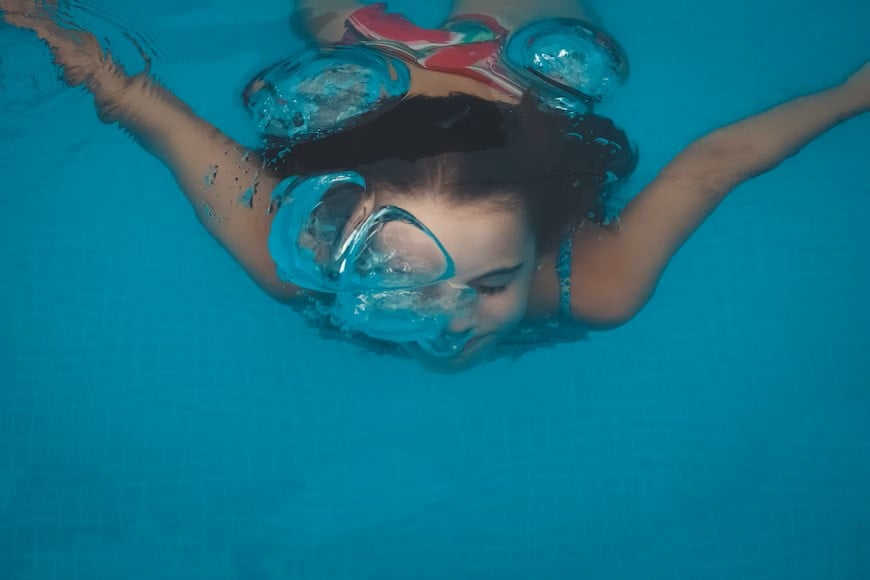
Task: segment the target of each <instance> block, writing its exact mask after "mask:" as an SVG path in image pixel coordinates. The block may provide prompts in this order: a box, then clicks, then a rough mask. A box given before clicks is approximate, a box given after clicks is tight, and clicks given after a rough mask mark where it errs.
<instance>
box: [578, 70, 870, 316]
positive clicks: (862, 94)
mask: <svg viewBox="0 0 870 580" xmlns="http://www.w3.org/2000/svg"><path fill="white" fill-rule="evenodd" d="M868 110H870V63H868V64H865V65H864V66H863V67H862V68H861V69H859V70H858V71H857V72H856V73H855V74H853V75H852V76H851V77H849V79H848V80H847V81H846V82H844V83H843V84H841V85H838V86H836V87H833V88H830V89H827V90H824V91H821V92H818V93H815V94H811V95H807V96H804V97H799V98H797V99H794V100H791V101H788V102H786V103H784V104H781V105H779V106H777V107H774V108H773V109H770V110H768V111H765V112H764V113H761V114H758V115H755V116H753V117H749V118H747V119H744V120H742V121H739V122H737V123H734V124H733V125H729V126H727V127H724V128H722V129H718V130H716V131H714V132H713V133H710V134H709V135H707V136H705V137H702V138H701V139H699V140H697V141H695V142H694V143H692V144H691V145H689V146H688V147H687V148H686V149H685V150H683V151H682V152H681V153H680V154H679V155H677V157H676V158H675V159H674V160H673V161H671V162H670V163H669V164H668V165H667V166H666V167H665V168H664V169H663V170H662V171H661V173H659V175H658V176H657V177H656V179H655V180H653V181H652V182H651V183H650V184H649V185H647V186H646V187H645V188H644V189H643V190H642V191H641V192H640V193H639V194H638V195H637V196H636V197H635V198H634V199H632V201H631V202H630V203H629V204H628V205H627V206H626V207H625V209H624V210H623V212H622V214H621V216H620V219H619V220H618V222H617V223H616V224H612V225H611V226H605V227H601V228H595V227H585V228H581V229H580V230H579V231H578V233H577V234H576V236H577V237H576V238H575V242H576V243H575V253H574V262H573V273H572V289H573V291H572V311H573V314H574V316H575V317H576V318H578V319H580V320H583V321H584V322H587V323H590V324H593V325H596V326H598V327H602V328H608V327H614V326H618V325H620V324H622V323H624V322H626V321H628V320H629V319H631V318H632V317H633V316H634V315H635V314H636V313H637V312H638V311H639V310H640V309H641V308H642V307H643V306H644V305H645V304H646V303H647V302H648V300H649V299H650V297H651V296H652V294H653V291H654V290H655V286H656V284H657V283H658V280H659V277H660V276H661V274H662V272H663V271H664V269H665V267H666V266H667V264H668V262H669V261H670V259H671V257H672V256H673V255H674V254H675V253H676V252H677V250H678V249H679V248H680V246H681V245H682V244H683V243H684V242H685V241H686V240H687V239H688V238H689V236H690V235H691V234H692V233H693V232H694V231H695V230H696V229H697V228H698V227H699V226H700V225H701V223H702V222H703V221H704V219H706V218H707V216H709V215H710V214H711V213H712V212H713V210H714V209H715V208H716V206H717V205H718V204H719V203H720V202H721V201H722V200H723V199H724V198H725V196H726V195H727V194H728V193H729V192H730V191H731V190H733V189H734V188H735V187H737V186H738V185H740V184H741V183H743V182H744V181H746V180H748V179H751V178H752V177H755V176H757V175H760V174H762V173H765V172H767V171H769V170H771V169H773V168H774V167H776V166H777V165H779V164H780V163H781V162H782V161H784V160H785V159H787V158H789V157H791V156H792V155H794V154H796V153H797V152H798V151H800V149H801V148H802V147H803V146H804V145H806V144H807V143H809V142H810V141H812V140H813V139H815V138H816V137H818V136H819V135H821V134H822V133H824V132H825V131H827V130H828V129H830V128H832V127H834V126H836V125H838V124H839V123H842V122H843V121H846V120H848V119H850V118H852V117H854V116H857V115H859V114H861V113H864V112H866V111H868Z"/></svg>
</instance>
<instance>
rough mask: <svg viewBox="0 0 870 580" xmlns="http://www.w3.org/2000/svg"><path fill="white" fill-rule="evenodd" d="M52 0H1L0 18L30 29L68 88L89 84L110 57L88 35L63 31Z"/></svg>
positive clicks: (55, 5)
mask: <svg viewBox="0 0 870 580" xmlns="http://www.w3.org/2000/svg"><path fill="white" fill-rule="evenodd" d="M56 8H57V3H56V1H55V0H42V1H40V0H0V16H2V18H3V20H4V21H5V22H7V23H9V24H11V25H12V26H15V27H16V28H21V29H24V30H32V31H33V32H35V33H36V35H37V36H38V37H39V38H40V39H42V40H43V41H44V42H45V43H46V44H47V45H48V47H49V48H50V49H51V54H52V55H53V56H54V62H55V63H56V64H57V65H58V66H59V67H61V69H62V70H63V76H64V80H65V81H66V82H67V83H68V84H70V85H71V86H78V85H80V84H82V83H84V82H86V81H88V80H89V79H90V78H91V77H92V76H93V75H94V73H95V72H96V71H97V70H99V69H100V68H102V67H103V66H104V65H105V64H106V63H107V62H109V63H111V58H107V55H106V54H105V53H104V52H103V47H102V46H100V43H99V42H98V41H97V39H96V38H95V37H94V35H93V34H91V33H90V32H86V31H83V30H75V29H71V28H63V27H61V26H59V25H58V24H57V22H55V20H54V18H53V12H54V10H55V9H56Z"/></svg>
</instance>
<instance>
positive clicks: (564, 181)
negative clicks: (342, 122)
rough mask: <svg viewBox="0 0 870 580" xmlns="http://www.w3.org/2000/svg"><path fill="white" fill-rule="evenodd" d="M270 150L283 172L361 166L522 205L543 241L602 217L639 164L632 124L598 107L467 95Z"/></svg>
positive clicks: (457, 194) (466, 195)
mask: <svg viewBox="0 0 870 580" xmlns="http://www.w3.org/2000/svg"><path fill="white" fill-rule="evenodd" d="M266 153H267V155H268V158H270V159H272V160H273V162H272V168H273V170H274V171H275V172H276V173H278V174H279V175H283V176H287V175H302V174H311V173H322V172H331V171H339V170H356V171H358V172H360V173H361V174H362V175H363V176H364V177H365V178H366V181H367V183H368V185H369V187H370V188H372V189H376V188H378V187H385V188H389V189H391V190H400V191H407V192H408V195H421V194H423V193H422V192H427V193H426V194H427V195H435V196H438V197H439V198H440V197H441V196H443V197H444V198H445V199H446V200H447V201H448V202H451V201H453V202H456V203H459V204H461V203H479V202H490V203H494V204H496V205H497V206H500V207H516V206H518V205H519V206H520V207H522V208H523V209H524V210H525V211H526V212H527V215H528V216H529V219H530V223H531V227H532V230H533V232H534V234H535V237H536V239H537V242H538V245H539V250H540V249H548V248H553V247H555V245H556V244H558V242H559V240H561V239H562V237H563V236H564V235H565V234H566V233H567V231H568V230H569V229H570V228H571V227H573V226H575V225H577V224H578V223H579V222H580V220H581V218H586V219H590V220H592V221H596V222H599V223H603V222H604V221H605V220H606V219H607V215H606V214H605V207H604V204H605V201H606V198H607V196H608V195H609V194H610V193H612V191H613V190H614V189H615V188H616V187H617V186H618V185H619V184H620V183H621V182H622V181H624V180H625V179H626V178H627V177H628V176H629V175H630V174H631V172H632V171H634V168H635V167H636V165H637V150H636V149H635V148H634V147H633V146H632V145H631V144H630V143H629V140H628V137H627V136H626V134H625V132H624V131H622V130H621V129H619V128H618V127H616V125H614V123H613V122H612V121H611V120H610V119H607V118H605V117H601V116H598V115H594V114H586V115H583V116H579V117H576V118H574V119H569V118H568V117H567V116H565V115H561V114H558V113H554V112H549V111H543V110H541V109H540V107H539V106H538V104H537V103H536V102H535V101H534V100H533V99H532V98H531V97H530V98H527V99H525V100H524V101H523V102H522V103H520V104H519V105H507V104H503V103H492V102H489V101H485V100H481V99H478V98H476V97H471V96H467V95H454V96H451V97H442V98H429V97H415V98H411V99H408V100H406V101H403V102H402V103H400V104H399V105H398V106H396V107H395V108H393V109H391V110H390V111H388V112H386V113H385V114H383V115H381V116H379V117H377V118H375V119H373V120H371V121H369V122H367V123H365V124H363V125H361V126H358V127H354V128H351V129H347V130H345V131H342V132H340V133H337V134H334V135H330V136H326V137H322V138H319V139H316V140H313V141H310V142H306V143H297V144H295V145H293V146H291V147H288V144H287V143H280V142H270V143H268V144H267V150H266Z"/></svg>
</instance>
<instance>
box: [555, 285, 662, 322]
mask: <svg viewBox="0 0 870 580" xmlns="http://www.w3.org/2000/svg"><path fill="white" fill-rule="evenodd" d="M650 297H651V296H645V297H642V298H641V297H638V296H632V295H630V294H627V293H626V294H610V295H603V296H597V297H596V296H589V295H578V296H572V298H571V317H572V318H573V319H574V320H575V321H576V322H578V323H580V324H582V325H584V326H586V327H588V328H590V329H591V330H613V329H615V328H619V327H620V326H623V325H625V324H627V323H628V322H629V321H631V320H632V319H633V318H634V317H635V316H636V315H637V314H638V313H639V312H640V311H641V310H643V307H644V306H645V305H646V303H647V302H648V301H649V298H650Z"/></svg>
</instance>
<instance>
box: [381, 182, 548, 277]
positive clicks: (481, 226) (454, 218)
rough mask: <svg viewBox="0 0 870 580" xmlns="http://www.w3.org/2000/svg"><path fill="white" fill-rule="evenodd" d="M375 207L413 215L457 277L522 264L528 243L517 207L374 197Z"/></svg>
mask: <svg viewBox="0 0 870 580" xmlns="http://www.w3.org/2000/svg"><path fill="white" fill-rule="evenodd" d="M377 203H378V205H394V206H396V207H400V208H402V209H404V210H405V211H407V212H410V213H411V214H413V215H414V216H415V217H416V218H417V219H418V220H420V222H422V223H423V224H424V225H425V226H426V227H427V228H429V230H430V231H431V232H432V233H433V234H434V235H435V236H436V237H437V238H438V240H439V241H440V242H441V244H442V245H443V246H444V248H445V249H446V250H447V252H448V253H449V254H450V256H451V257H452V258H453V261H454V263H455V265H456V271H457V275H466V276H469V277H473V276H474V275H475V274H480V273H483V272H486V271H489V270H492V269H496V268H501V267H508V266H513V265H516V263H518V262H520V261H522V260H523V259H524V256H525V254H526V252H527V249H528V244H529V243H530V241H531V232H530V230H529V227H528V223H527V221H526V216H525V213H524V212H523V210H522V209H521V208H520V207H516V208H504V207H500V206H498V205H496V204H494V203H491V202H487V201H482V202H471V203H462V202H458V203H457V202H451V201H446V202H444V201H440V200H436V199H433V198H431V197H428V196H421V197H413V198H412V197H408V196H387V195H382V196H378V199H377Z"/></svg>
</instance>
